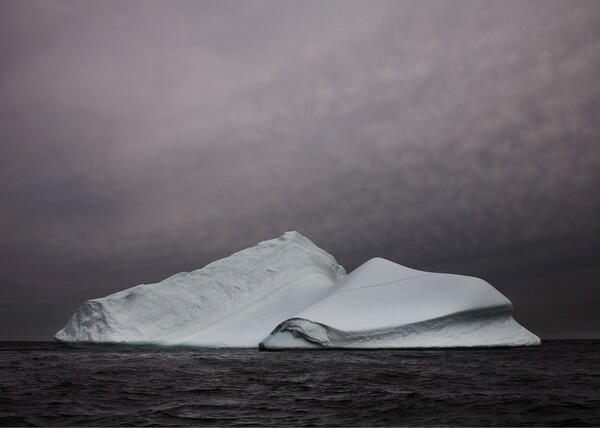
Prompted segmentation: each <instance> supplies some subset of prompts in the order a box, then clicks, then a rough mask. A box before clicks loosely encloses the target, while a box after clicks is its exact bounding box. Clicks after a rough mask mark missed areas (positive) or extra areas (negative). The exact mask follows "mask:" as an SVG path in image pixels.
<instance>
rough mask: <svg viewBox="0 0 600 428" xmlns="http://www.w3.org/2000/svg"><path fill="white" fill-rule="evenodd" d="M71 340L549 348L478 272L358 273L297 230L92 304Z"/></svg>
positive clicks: (70, 329) (78, 315) (399, 269)
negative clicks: (514, 315)
mask: <svg viewBox="0 0 600 428" xmlns="http://www.w3.org/2000/svg"><path fill="white" fill-rule="evenodd" d="M55 338H56V339H57V340H58V341H60V342H65V343H106V344H140V345H141V344H144V345H162V346H197V347H257V346H260V348H261V349H265V350H284V349H343V348H351V349H360V348H365V349H381V348H451V347H499V346H529V345H539V344H540V339H539V338H538V337H537V336H535V335H534V334H532V333H531V332H529V331H528V330H526V329H525V328H523V327H522V326H521V325H519V324H518V323H517V322H516V321H515V320H514V319H513V318H512V304H511V302H510V301H509V300H508V299H507V298H506V297H504V296H503V295H502V294H501V293H500V292H498V291H497V290H496V289H495V288H494V287H492V286H491V285H490V284H488V283H487V282H485V281H483V280H481V279H478V278H473V277H467V276H461V275H450V274H438V273H429V272H422V271H417V270H414V269H410V268H407V267H404V266H401V265H398V264H396V263H393V262H391V261H388V260H384V259H381V258H375V259H371V260H369V261H367V262H366V263H364V264H363V265H361V266H360V267H358V268H357V269H356V270H354V271H353V272H351V273H350V274H346V271H345V270H344V268H343V267H342V266H340V265H339V264H338V263H337V262H336V261H335V259H334V257H333V256H331V255H330V254H328V253H327V252H325V251H323V250H322V249H320V248H319V247H317V246H316V245H315V244H314V243H312V242H311V241H310V240H309V239H307V238H305V237H304V236H302V235H300V234H299V233H297V232H287V233H285V234H284V235H283V236H281V237H280V238H278V239H273V240H269V241H264V242H261V243H259V244H258V245H256V246H255V247H252V248H248V249H245V250H242V251H239V252H237V253H235V254H233V255H231V256H230V257H227V258H224V259H221V260H218V261H216V262H213V263H211V264H209V265H207V266H206V267H204V268H203V269H199V270H196V271H193V272H189V273H187V272H186V273H180V274H177V275H174V276H172V277H170V278H167V279H165V280H164V281H161V282H158V283H156V284H143V285H138V286H136V287H133V288H129V289H127V290H123V291H120V292H117V293H114V294H111V295H109V296H106V297H103V298H99V299H92V300H88V301H87V302H85V303H84V304H83V305H82V306H81V307H80V308H79V309H78V310H77V312H75V314H73V316H72V317H71V319H70V320H69V321H68V322H67V325H66V326H65V327H64V328H63V329H62V330H60V331H59V332H58V333H56V336H55Z"/></svg>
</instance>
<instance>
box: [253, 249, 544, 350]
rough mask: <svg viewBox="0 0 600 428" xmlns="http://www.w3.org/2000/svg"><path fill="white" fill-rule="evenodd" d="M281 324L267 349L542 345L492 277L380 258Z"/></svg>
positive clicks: (267, 342) (266, 343)
mask: <svg viewBox="0 0 600 428" xmlns="http://www.w3.org/2000/svg"><path fill="white" fill-rule="evenodd" d="M330 290H331V293H330V294H329V295H328V296H326V297H325V298H323V299H321V300H319V301H318V302H317V303H315V304H313V305H311V306H309V307H307V308H306V309H304V310H303V311H302V312H300V313H298V314H297V315H296V316H295V317H294V318H290V319H288V320H285V321H283V322H282V323H281V324H279V325H278V326H277V327H276V328H275V329H274V330H273V331H272V332H271V333H270V334H269V335H268V336H267V337H266V338H265V339H263V340H262V342H261V343H260V344H259V346H260V348H261V349H270V350H279V349H290V348H299V349H327V348H329V349H336V348H355V349H365V348H367V349H378V348H455V347H507V346H530V345H539V344H540V343H541V342H540V339H539V338H538V337H537V336H535V335H534V334H532V333H531V332H529V331H528V330H526V329H525V328H524V327H522V326H521V325H519V324H518V323H517V322H516V321H515V320H514V319H513V317H512V304H511V302H510V301H509V300H508V299H507V298H506V297H504V296H503V295H502V294H501V293H500V292H498V291H497V290H496V289H495V288H494V287H492V286H491V285H490V284H488V283H487V282H485V281H483V280H481V279H478V278H473V277H468V276H461V275H452V274H440V273H430V272H423V271H418V270H414V269H410V268H407V267H404V266H401V265H398V264H396V263H393V262H391V261H388V260H385V259H381V258H374V259H371V260H369V261H368V262H366V263H364V264H363V265H361V266H360V267H358V268H357V269H356V270H354V271H353V272H352V273H350V274H349V275H347V276H346V277H345V278H343V279H341V280H340V281H339V282H338V283H337V284H336V285H335V286H334V287H331V288H330Z"/></svg>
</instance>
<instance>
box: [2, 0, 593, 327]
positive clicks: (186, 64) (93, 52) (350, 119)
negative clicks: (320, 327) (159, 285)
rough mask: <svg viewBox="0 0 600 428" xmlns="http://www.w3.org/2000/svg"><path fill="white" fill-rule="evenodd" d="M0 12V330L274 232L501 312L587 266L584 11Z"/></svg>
mask: <svg viewBox="0 0 600 428" xmlns="http://www.w3.org/2000/svg"><path fill="white" fill-rule="evenodd" d="M0 8H1V9H2V10H1V11H0V53H1V54H2V55H1V58H2V67H1V68H0V99H1V100H2V101H1V102H0V121H1V126H0V157H1V159H2V164H3V167H2V168H1V169H0V197H1V198H2V203H1V204H0V228H1V233H2V236H3V239H2V242H1V244H0V257H1V259H2V260H3V262H4V266H5V267H4V269H3V272H2V274H1V277H0V281H2V282H1V284H2V293H3V296H4V298H5V299H6V300H4V301H5V302H8V303H6V304H7V305H8V306H9V307H10V308H13V309H11V310H13V312H14V311H17V312H22V310H21V309H18V310H17V309H14V308H17V307H19V308H20V307H21V306H19V305H22V304H25V306H26V303H27V302H28V301H32V299H33V300H35V299H38V300H39V301H40V303H39V304H40V305H42V309H40V310H39V311H38V313H41V312H44V311H46V312H47V315H44V316H46V318H44V319H50V318H52V319H53V320H56V319H59V318H60V316H59V315H57V314H60V315H61V316H63V317H64V318H65V319H66V317H68V315H69V311H70V310H71V308H73V309H74V306H76V305H77V304H78V303H79V302H80V301H81V300H83V299H86V298H90V297H94V296H97V295H103V294H106V293H108V292H111V291H116V290H118V289H122V288H124V287H127V286H131V285H134V284H137V283H141V282H151V281H157V280H160V279H162V278H163V277H165V276H168V275H170V274H172V273H175V272H178V271H181V270H189V269H195V268H198V267H201V266H203V265H204V264H206V263H208V262H210V261H212V260H214V259H216V258H219V257H224V256H226V255H228V254H230V253H232V252H233V251H236V250H239V249H242V248H245V247H247V246H250V245H253V244H254V243H256V242H257V241H260V240H264V239H269V238H272V237H275V236H278V235H279V234H281V233H283V232H284V231H285V230H289V229H296V230H299V231H300V232H301V233H303V234H305V235H307V236H308V237H309V238H311V239H313V240H314V241H315V242H316V243H317V244H318V245H320V246H322V247H323V248H325V249H326V250H328V251H330V252H332V253H333V254H334V255H336V257H337V258H338V259H339V261H340V262H341V263H342V264H344V265H345V266H346V267H347V268H350V269H352V268H354V267H356V266H357V265H358V264H360V263H362V262H363V261H365V260H367V259H368V258H370V257H374V256H382V257H387V258H389V259H391V260H394V261H397V262H399V263H402V264H407V265H410V266H413V267H417V268H424V269H439V270H446V271H452V272H457V273H465V274H473V275H479V276H482V277H484V278H486V279H489V280H492V281H495V284H499V286H500V288H501V289H502V291H504V292H505V293H507V294H508V295H509V297H511V296H513V295H514V296H520V295H522V293H523V292H524V291H523V289H524V288H526V287H527V286H528V285H527V284H534V283H535V284H538V283H539V280H535V281H537V282H535V281H534V280H533V279H532V280H531V281H530V282H527V281H528V280H527V278H548V276H549V275H550V276H552V275H559V276H560V275H563V276H564V275H567V273H568V272H570V271H575V270H580V269H592V268H593V267H597V266H598V265H599V262H600V258H599V256H600V251H599V249H600V223H599V222H598V220H597V219H598V218H600V198H599V197H598V196H597V189H598V188H600V168H598V166H599V165H600V149H599V148H598V141H600V125H599V124H600V121H599V120H598V119H599V118H598V113H597V112H598V111H600V106H599V105H598V99H600V97H599V95H600V82H599V81H598V79H597V76H598V73H599V72H600V42H599V41H600V25H599V24H600V7H599V6H598V4H597V2H594V1H571V2H555V1H525V2H523V1H518V2H513V1H506V2H480V1H455V2H438V1H431V2H417V1H414V2H375V3H373V2H369V3H366V2H343V3H336V2H327V3H323V2H259V1H257V2H243V3H239V2H237V3H236V2H227V1H225V2H187V1H173V2H153V1H143V2H139V1H126V2H122V1H119V2H111V1H108V2H98V3H92V2H69V1H64V2H60V1H56V2H30V1H18V2H17V1H14V2H4V3H2V4H1V5H0ZM578 278H579V277H578ZM585 278H586V280H585V281H586V284H587V285H586V287H588V289H589V290H590V296H592V297H591V298H590V302H588V304H590V305H591V304H598V303H599V302H598V301H597V298H596V297H597V293H596V294H593V293H592V290H594V287H595V282H594V281H596V279H594V278H595V277H594V276H593V275H587V276H585ZM546 282H547V283H548V285H547V288H546V291H547V292H548V295H549V296H550V295H552V296H556V295H557V293H558V294H561V293H562V294H561V295H564V296H566V297H565V298H567V299H568V296H569V287H568V286H566V285H565V286H564V287H563V288H561V286H559V285H558V283H557V281H555V280H552V279H550V280H548V281H546ZM535 286H536V287H537V286H538V285H535ZM503 287H504V288H503ZM531 287H534V285H531ZM584 289H585V287H584ZM593 296H596V297H593ZM542 298H543V297H542ZM553 298H554V297H553ZM594 299H596V300H594ZM524 301H525V300H524ZM526 301H527V302H529V301H530V300H526ZM44 302H46V303H44ZM57 302H59V303H60V305H59V304H58V303H57ZM44 304H47V305H50V306H47V307H46V306H44ZM525 304H527V305H528V303H525ZM11 305H12V306H11ZM52 305H54V306H52ZM57 305H58V306H57ZM44 307H45V308H46V309H43V308H44ZM57 307H60V308H62V309H57ZM9 312H10V310H9ZM13 312H11V313H13ZM6 313H8V312H6ZM14 313H16V312H14ZM6 316H8V315H6ZM36 316H37V315H36ZM36 316H34V315H32V316H31V320H33V321H31V320H30V321H28V322H29V323H30V325H31V327H30V328H29V327H28V328H29V330H27V331H29V332H30V334H31V335H33V336H32V337H41V336H35V334H36V333H34V332H33V331H34V330H33V329H34V326H35V325H39V324H40V323H41V321H40V322H38V323H37V324H36V322H35V319H38V318H36ZM545 316H550V315H548V314H546V315H544V314H543V313H540V314H539V317H538V318H536V320H537V321H536V322H538V323H541V321H540V320H543V319H544V317H545ZM565 316H566V317H568V316H569V315H568V314H567V315H565ZM39 319H40V320H41V319H42V318H39ZM584 321H585V320H579V321H578V322H579V324H577V323H575V324H574V325H573V327H572V328H573V329H576V328H577V327H576V325H581V323H583V322H584ZM588 321H589V322H592V321H596V325H597V321H598V320H597V319H596V320H591V319H588ZM55 322H56V321H52V322H50V321H49V322H48V323H49V324H51V325H50V326H49V327H48V330H51V329H54V328H55V327H56V328H59V327H60V325H54V324H53V323H55ZM11 323H12V324H11ZM13 324H16V321H15V318H14V316H12V315H11V316H10V317H9V319H7V321H6V325H9V326H10V325H13ZM28 325H29V324H28ZM15 331H16V330H15ZM40 331H41V330H40ZM44 331H45V330H44ZM586 331H588V330H586ZM2 334H3V335H4V336H3V337H16V336H14V334H13V336H11V333H10V328H8V330H7V332H4V333H2ZM15 334H16V333H15ZM19 334H21V333H19ZM23 334H25V333H23ZM44 334H46V333H44ZM548 334H552V330H548ZM561 334H562V333H561ZM44 337H45V336H44Z"/></svg>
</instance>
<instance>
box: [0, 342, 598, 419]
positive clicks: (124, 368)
mask: <svg viewBox="0 0 600 428" xmlns="http://www.w3.org/2000/svg"><path fill="white" fill-rule="evenodd" d="M0 425H79V426H80V425H96V426H97V425H112V426H114V425H163V426H169V425H346V426H347V425H361V426H365V425H461V426H473V425H511V426H512V425H596V426H598V425H600V341H546V342H545V343H544V345H543V346H542V347H538V348H520V349H500V350H499V349H496V350H474V351H349V352H340V351H319V352H279V353H267V352H258V351H256V350H242V349H236V350H185V349H179V350H165V349H139V348H133V349H131V348H67V347H64V346H62V345H59V344H54V343H14V342H13V343H9V342H4V343H0Z"/></svg>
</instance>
